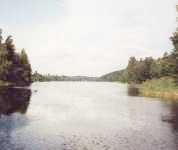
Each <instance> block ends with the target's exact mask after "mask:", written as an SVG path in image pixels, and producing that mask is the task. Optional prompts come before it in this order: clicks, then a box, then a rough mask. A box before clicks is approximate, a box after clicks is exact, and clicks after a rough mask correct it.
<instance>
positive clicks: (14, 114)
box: [0, 87, 31, 150]
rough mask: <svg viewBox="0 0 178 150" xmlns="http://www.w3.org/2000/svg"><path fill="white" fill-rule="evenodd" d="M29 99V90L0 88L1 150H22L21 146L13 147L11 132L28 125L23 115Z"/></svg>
mask: <svg viewBox="0 0 178 150" xmlns="http://www.w3.org/2000/svg"><path fill="white" fill-rule="evenodd" d="M30 97H31V90H30V89H23V88H12V87H6V88H0V148H2V147H3V150H6V149H7V150H11V149H13V150H16V149H21V150H23V149H24V148H23V146H20V145H19V147H15V146H17V144H15V143H13V140H12V132H13V131H14V130H15V129H16V128H20V127H23V126H25V125H27V124H28V122H29V120H28V118H27V117H26V116H25V115H24V114H25V113H26V112H27V109H28V106H29V103H30Z"/></svg>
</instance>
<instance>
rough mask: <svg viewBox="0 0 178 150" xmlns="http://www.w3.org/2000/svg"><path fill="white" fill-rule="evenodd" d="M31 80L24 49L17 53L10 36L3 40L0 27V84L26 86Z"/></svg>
mask: <svg viewBox="0 0 178 150" xmlns="http://www.w3.org/2000/svg"><path fill="white" fill-rule="evenodd" d="M31 82H32V80H31V65H30V63H29V60H28V56H27V54H26V52H25V50H24V49H22V50H21V52H20V53H17V52H16V48H15V45H14V44H13V39H12V36H8V37H7V38H6V39H5V40H3V37H2V30H1V29H0V85H4V84H6V85H13V86H28V85H30V83H31Z"/></svg>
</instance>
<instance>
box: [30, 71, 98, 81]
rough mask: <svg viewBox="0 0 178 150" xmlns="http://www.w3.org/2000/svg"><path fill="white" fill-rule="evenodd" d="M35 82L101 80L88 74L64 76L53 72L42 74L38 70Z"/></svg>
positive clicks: (34, 76)
mask: <svg viewBox="0 0 178 150" xmlns="http://www.w3.org/2000/svg"><path fill="white" fill-rule="evenodd" d="M32 80H33V82H37V81H39V82H49V81H101V80H100V78H97V77H87V76H64V75H61V76H59V75H51V74H47V75H44V74H40V73H38V72H37V71H35V73H34V74H33V75H32Z"/></svg>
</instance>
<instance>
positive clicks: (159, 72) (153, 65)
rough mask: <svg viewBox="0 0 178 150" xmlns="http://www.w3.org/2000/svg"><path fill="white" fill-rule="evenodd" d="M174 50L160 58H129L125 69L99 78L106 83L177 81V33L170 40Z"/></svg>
mask: <svg viewBox="0 0 178 150" xmlns="http://www.w3.org/2000/svg"><path fill="white" fill-rule="evenodd" d="M170 39H171V41H172V43H173V45H174V49H173V50H172V51H171V52H169V53H167V52H165V53H164V55H163V56H162V57H161V58H158V59H154V58H152V57H146V58H144V59H139V60H138V59H136V58H135V57H130V59H129V62H128V65H127V67H126V69H123V70H120V71H115V72H112V73H109V74H106V75H103V76H101V79H103V80H106V81H120V82H127V83H142V82H144V81H146V80H149V79H158V78H162V77H171V78H173V79H176V80H177V81H178V32H175V33H174V34H173V36H172V37H171V38H170Z"/></svg>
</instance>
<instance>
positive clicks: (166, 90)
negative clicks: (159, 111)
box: [139, 77, 178, 101]
mask: <svg viewBox="0 0 178 150" xmlns="http://www.w3.org/2000/svg"><path fill="white" fill-rule="evenodd" d="M139 91H140V94H141V95H142V96H147V97H157V98H161V99H164V100H173V101H178V85H176V83H175V80H174V79H173V78H170V77H164V78H161V79H152V80H147V81H145V82H143V83H142V84H141V86H140V90H139Z"/></svg>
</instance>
